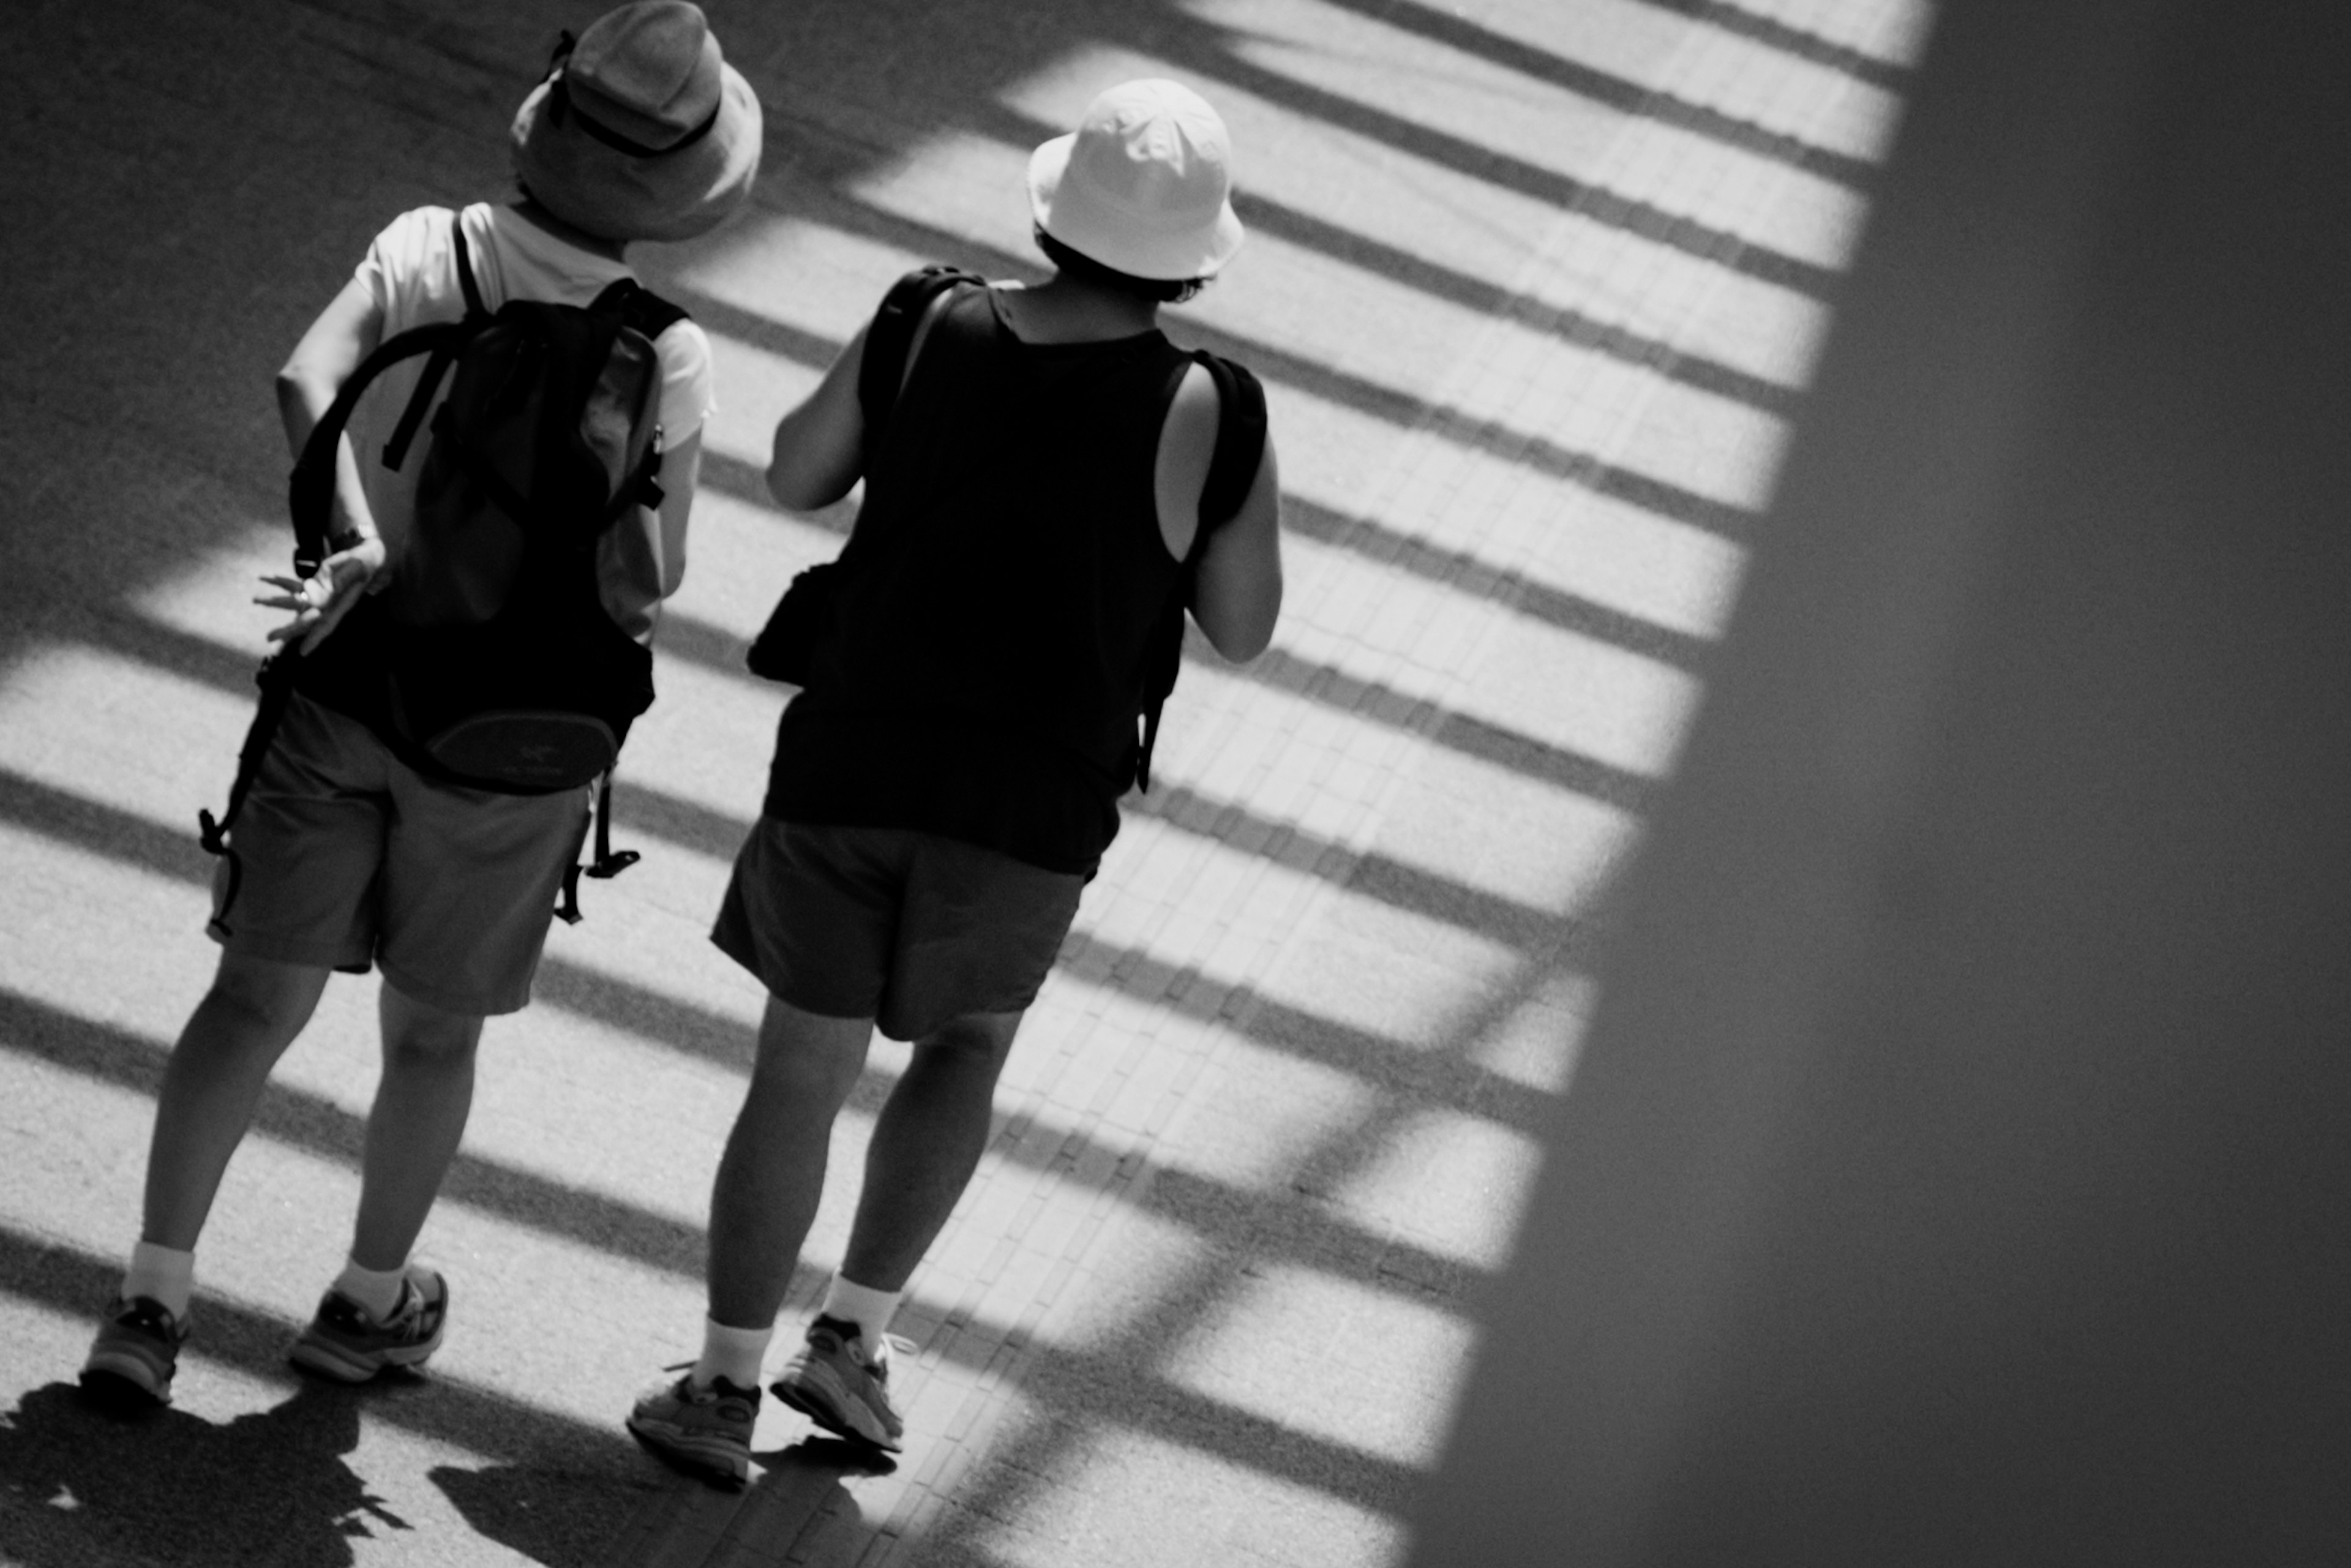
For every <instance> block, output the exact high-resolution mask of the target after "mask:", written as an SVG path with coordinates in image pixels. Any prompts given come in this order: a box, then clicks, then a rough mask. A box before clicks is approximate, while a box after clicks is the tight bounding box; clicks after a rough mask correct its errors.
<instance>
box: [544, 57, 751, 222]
mask: <svg viewBox="0 0 2351 1568" xmlns="http://www.w3.org/2000/svg"><path fill="white" fill-rule="evenodd" d="M549 87H550V84H549V83H548V82H541V83H539V84H538V87H537V88H535V89H532V91H531V94H530V96H529V97H528V98H526V99H523V101H522V108H521V109H519V110H517V111H516V113H515V120H514V130H513V132H512V138H511V140H512V143H513V149H514V171H515V177H516V178H517V180H519V181H520V182H521V183H522V185H523V188H524V189H525V190H526V191H528V193H530V195H531V197H532V199H533V200H535V201H537V202H538V204H540V205H541V206H543V207H545V208H546V209H547V210H548V211H549V212H550V213H553V214H555V215H556V216H557V217H559V218H561V219H562V220H563V221H564V222H565V223H568V224H569V225H572V226H574V227H575V228H580V229H584V230H586V231H587V232H588V233H590V234H592V235H603V236H604V237H606V238H608V239H614V240H622V241H627V240H682V239H692V238H694V237H695V235H701V234H707V233H708V232H709V231H710V230H712V229H714V228H716V227H717V226H718V225H720V224H721V223H723V222H725V221H726V218H727V216H728V215H729V214H732V213H733V212H734V211H735V209H736V208H737V207H739V206H741V205H742V204H743V202H744V199H745V198H746V197H747V196H748V195H749V194H750V193H751V182H752V180H753V178H754V177H755V176H756V175H757V174H758V171H759V149H760V143H761V137H762V130H763V127H762V123H761V120H760V115H759V99H758V94H756V93H754V92H753V91H752V90H751V84H750V83H749V82H747V81H745V80H744V79H743V76H742V73H741V72H739V71H737V69H736V68H734V67H733V66H725V65H722V66H721V67H720V68H719V98H718V119H717V121H716V123H715V124H713V125H712V126H711V128H710V131H709V133H708V134H706V135H705V136H703V137H702V138H701V139H700V140H698V141H695V142H694V143H693V144H692V145H690V146H687V147H684V148H680V149H679V150H677V151H675V152H663V153H656V154H654V155H653V156H652V157H649V158H640V157H634V156H632V155H631V154H629V153H626V152H621V151H619V150H618V149H616V148H613V147H611V146H610V145H608V144H606V143H605V142H602V141H598V140H597V139H596V138H594V137H592V136H590V135H589V134H588V133H587V132H586V131H582V130H581V129H580V127H579V126H578V125H577V124H576V123H573V118H574V116H572V115H567V116H564V117H563V118H562V120H561V122H559V121H558V120H557V117H555V116H554V115H552V114H550V113H549V111H548V103H549ZM576 113H577V110H575V111H574V114H575V115H576Z"/></svg>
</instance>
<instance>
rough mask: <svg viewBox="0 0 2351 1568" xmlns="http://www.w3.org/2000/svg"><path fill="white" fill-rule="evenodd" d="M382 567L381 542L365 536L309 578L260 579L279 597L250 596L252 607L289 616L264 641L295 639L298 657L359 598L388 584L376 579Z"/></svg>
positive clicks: (328, 631)
mask: <svg viewBox="0 0 2351 1568" xmlns="http://www.w3.org/2000/svg"><path fill="white" fill-rule="evenodd" d="M383 562H384V548H383V540H382V539H381V538H378V537H377V536H375V535H372V534H371V535H369V536H368V537H367V538H362V539H360V541H359V542H358V543H356V544H354V545H352V546H350V548H349V549H341V550H338V551H336V552H335V553H334V554H333V555H330V556H329V557H328V558H327V559H325V560H324V561H322V562H320V563H319V570H318V572H317V573H316V574H315V575H313V576H311V577H307V578H302V577H279V576H277V575H275V574H272V573H266V574H264V575H263V577H262V579H261V580H262V581H264V582H266V583H268V584H269V585H270V586H271V587H273V588H275V589H277V590H278V591H277V593H274V594H268V593H265V594H259V595H256V597H255V599H254V602H255V603H256V604H260V605H266V606H267V607H268V608H269V609H272V610H290V611H292V612H294V619H293V620H291V621H288V622H286V624H285V625H283V626H279V627H277V628H275V629H274V630H273V631H271V632H270V633H269V640H270V641H271V642H273V643H286V642H293V641H294V640H295V639H297V638H299V639H300V641H299V642H298V643H295V648H296V651H297V652H298V653H308V652H309V651H310V650H311V649H312V648H314V647H317V646H318V645H319V643H323V642H325V641H326V640H327V638H328V637H329V635H330V634H331V633H332V632H334V630H335V628H336V627H337V626H338V625H340V623H341V622H342V619H343V617H344V616H345V615H348V614H349V613H350V608H351V606H352V605H354V604H356V603H358V602H359V598H360V594H362V593H368V592H372V591H375V590H376V589H378V588H381V586H382V585H383V584H384V583H386V582H388V581H390V579H389V578H387V577H385V576H383V575H382V573H383Z"/></svg>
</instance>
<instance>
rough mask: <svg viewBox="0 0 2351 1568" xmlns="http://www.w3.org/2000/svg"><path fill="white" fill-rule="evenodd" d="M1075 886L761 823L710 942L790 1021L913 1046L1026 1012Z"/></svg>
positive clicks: (943, 855) (893, 838)
mask: <svg viewBox="0 0 2351 1568" xmlns="http://www.w3.org/2000/svg"><path fill="white" fill-rule="evenodd" d="M1084 886H1085V878H1083V877H1082V876H1078V875H1074V874H1071V873H1064V872H1052V871H1044V870H1041V869H1040V868H1039V867H1036V866H1032V865H1030V864H1029V863H1028V862H1025V861H1017V860H1014V859H1013V858H1012V857H1011V856H1010V855H1008V854H1003V853H1000V852H998V851H995V850H989V849H982V848H980V847H979V846H978V845H977V844H967V843H965V842H963V841H960V840H957V839H948V838H942V837H940V836H939V835H938V834H936V833H918V832H914V831H909V830H906V829H903V828H843V827H830V826H823V825H818V824H810V823H802V822H779V821H776V820H775V819H774V818H772V817H762V818H760V819H759V821H758V826H756V827H754V828H753V829H752V830H751V835H750V837H749V838H747V839H746V840H744V841H743V849H742V852H741V853H739V854H737V856H736V857H735V876H734V879H733V880H732V881H731V882H730V883H727V887H726V900H725V902H724V903H722V904H720V905H719V908H718V923H717V925H716V928H714V929H713V930H712V932H711V933H710V939H711V940H712V941H713V942H716V944H717V945H718V946H719V948H720V950H721V951H723V952H725V953H726V956H728V957H730V958H733V959H734V960H735V961H736V962H737V963H738V964H740V965H742V966H743V967H745V968H747V969H748V970H750V971H751V972H752V973H753V974H755V975H757V976H758V977H759V981H760V983H761V984H762V985H764V986H766V987H767V988H768V990H769V991H770V992H772V993H773V994H774V995H775V996H776V997H777V998H779V999H780V1000H783V1001H786V1002H789V1003H790V1004H791V1005H792V1006H793V1007H796V1008H799V1009H800V1010H801V1011H803V1012H811V1013H815V1014H818V1015H819V1016H820V1017H824V1018H870V1019H873V1020H874V1023H875V1026H876V1027H877V1028H879V1029H880V1030H881V1031H882V1032H883V1034H886V1035H888V1036H889V1037H890V1038H891V1039H892V1040H920V1039H922V1038H923V1037H924V1036H925V1035H927V1034H929V1033H931V1032H932V1031H933V1030H936V1029H938V1028H939V1026H940V1025H942V1024H944V1023H946V1022H947V1021H948V1020H949V1019H956V1018H961V1017H963V1016H964V1015H965V1014H967V1013H1005V1012H1019V1011H1020V1010H1021V1009H1025V1008H1026V1007H1028V1006H1029V1003H1030V1002H1032V1001H1035V1000H1036V999H1037V988H1039V987H1040V986H1041V985H1043V984H1044V983H1045V976H1046V974H1047V972H1048V971H1050V969H1051V968H1052V967H1053V960H1054V958H1055V957H1057V956H1060V953H1061V939H1062V937H1064V936H1067V935H1068V934H1069V930H1070V922H1071V920H1072V919H1074V918H1075V917H1076V915H1077V913H1078V894H1079V893H1080V891H1081V889H1083V888H1084Z"/></svg>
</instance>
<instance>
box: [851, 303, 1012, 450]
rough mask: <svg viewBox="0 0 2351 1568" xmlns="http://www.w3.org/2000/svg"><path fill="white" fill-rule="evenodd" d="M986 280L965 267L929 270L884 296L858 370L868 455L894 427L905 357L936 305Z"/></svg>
mask: <svg viewBox="0 0 2351 1568" xmlns="http://www.w3.org/2000/svg"><path fill="white" fill-rule="evenodd" d="M985 281H986V280H985V279H983V278H981V277H978V276H977V275H976V274H973V273H969V272H966V271H964V270H963V269H962V268H961V267H945V266H934V267H921V268H918V269H916V270H915V271H913V272H910V273H908V274H906V276H905V277H902V278H900V279H898V281H897V282H895V283H893V284H892V285H891V286H890V292H889V293H887V294H885V295H883V297H882V305H881V308H879V309H877V310H875V311H874V312H873V320H872V324H871V325H869V326H868V327H867V328H866V329H865V359H864V361H863V362H862V364H861V365H859V366H858V370H857V405H858V407H859V409H860V410H862V412H863V413H864V415H865V444H866V450H867V451H869V452H870V451H872V449H873V447H874V445H875V444H877V443H878V441H879V440H880V437H881V432H882V429H883V426H884V425H886V424H888V423H890V411H891V410H892V409H893V408H894V407H895V406H897V402H898V389H899V388H900V387H901V386H902V385H903V384H904V382H905V379H906V353H907V350H909V349H911V348H913V347H914V329H915V328H917V327H918V326H920V325H921V324H922V320H923V317H924V314H925V312H927V311H928V310H929V309H930V308H931V303H932V301H934V300H935V299H936V298H938V297H939V296H940V295H942V294H944V293H946V292H947V290H949V289H951V288H954V287H956V286H958V285H960V284H966V283H974V284H977V283H984V282H985Z"/></svg>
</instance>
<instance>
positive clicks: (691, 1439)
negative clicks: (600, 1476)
mask: <svg viewBox="0 0 2351 1568" xmlns="http://www.w3.org/2000/svg"><path fill="white" fill-rule="evenodd" d="M672 1370H673V1371H674V1370H676V1369H675V1368H672ZM758 1423H759V1391H758V1389H756V1388H738V1387H737V1386H736V1385H734V1384H732V1383H729V1382H727V1381H726V1379H725V1378H723V1377H714V1378H712V1379H711V1381H710V1386H709V1387H707V1388H696V1387H695V1385H694V1375H693V1374H692V1373H690V1372H689V1373H687V1374H686V1375H684V1376H683V1377H680V1378H679V1379H678V1380H677V1381H676V1382H675V1383H664V1384H660V1385H656V1386H654V1387H652V1388H649V1389H647V1390H646V1391H645V1392H644V1394H643V1396H640V1397H639V1398H638V1400H637V1403H636V1406H635V1408H633V1409H632V1410H631V1411H630V1412H629V1421H628V1427H629V1436H631V1437H634V1438H635V1439H636V1440H637V1441H638V1442H639V1443H641V1444H643V1446H644V1448H645V1451H646V1452H647V1453H649V1454H651V1455H653V1458H657V1459H660V1460H662V1461H664V1463H667V1464H670V1465H674V1466H675V1467H677V1468H678V1469H682V1470H684V1471H685V1472H687V1473H688V1474H689V1475H695V1476H699V1477H701V1478H702V1479H705V1480H707V1481H715V1482H716V1483H717V1484H719V1485H721V1486H727V1487H739V1486H741V1485H743V1484H744V1483H745V1482H746V1481H748V1480H749V1479H751V1428H752V1427H756V1426H758Z"/></svg>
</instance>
